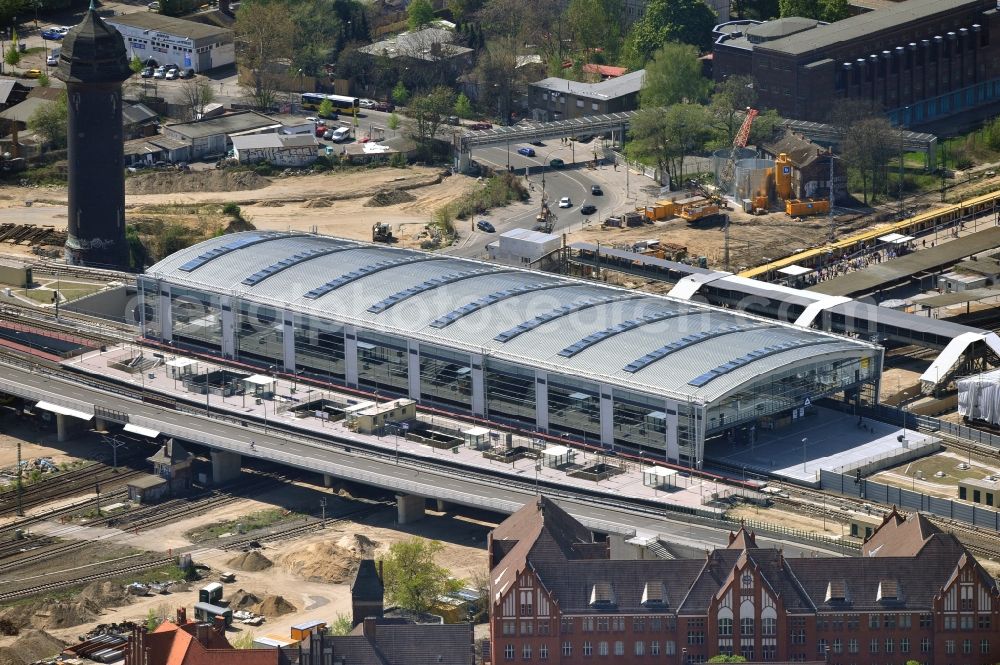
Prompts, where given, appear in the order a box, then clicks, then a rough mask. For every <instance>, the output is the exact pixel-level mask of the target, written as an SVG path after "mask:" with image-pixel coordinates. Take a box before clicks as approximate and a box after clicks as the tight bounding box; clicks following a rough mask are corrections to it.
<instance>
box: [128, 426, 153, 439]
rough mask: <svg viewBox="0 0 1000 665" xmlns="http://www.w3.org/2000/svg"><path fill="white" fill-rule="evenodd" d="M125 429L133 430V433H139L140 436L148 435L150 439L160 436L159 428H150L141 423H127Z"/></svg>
mask: <svg viewBox="0 0 1000 665" xmlns="http://www.w3.org/2000/svg"><path fill="white" fill-rule="evenodd" d="M125 431H126V432H131V433H132V434H138V435H139V436H148V437H149V438H150V439H155V438H156V437H158V436H160V432H159V430H155V429H150V428H148V427H140V426H139V425H133V424H132V423H125Z"/></svg>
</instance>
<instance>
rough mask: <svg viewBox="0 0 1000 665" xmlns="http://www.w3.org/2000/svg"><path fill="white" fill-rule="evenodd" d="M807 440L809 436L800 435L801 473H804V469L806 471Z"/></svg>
mask: <svg viewBox="0 0 1000 665" xmlns="http://www.w3.org/2000/svg"><path fill="white" fill-rule="evenodd" d="M808 440H809V437H807V436H804V437H802V472H803V473H805V471H806V442H807V441H808Z"/></svg>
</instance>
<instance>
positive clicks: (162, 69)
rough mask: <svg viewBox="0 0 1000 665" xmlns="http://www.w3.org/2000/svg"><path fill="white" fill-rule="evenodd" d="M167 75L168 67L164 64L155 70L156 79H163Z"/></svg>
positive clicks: (154, 76)
mask: <svg viewBox="0 0 1000 665" xmlns="http://www.w3.org/2000/svg"><path fill="white" fill-rule="evenodd" d="M166 75H167V68H166V67H164V66H163V65H160V66H159V67H157V68H156V69H155V70H154V71H153V78H154V79H161V78H164V77H165V76H166Z"/></svg>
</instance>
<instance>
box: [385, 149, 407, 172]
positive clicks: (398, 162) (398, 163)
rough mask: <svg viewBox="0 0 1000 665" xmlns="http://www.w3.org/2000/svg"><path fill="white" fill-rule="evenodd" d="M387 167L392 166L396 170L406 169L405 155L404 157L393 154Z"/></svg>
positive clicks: (399, 154) (399, 153)
mask: <svg viewBox="0 0 1000 665" xmlns="http://www.w3.org/2000/svg"><path fill="white" fill-rule="evenodd" d="M389 166H392V167H394V168H397V169H403V168H406V155H404V154H403V153H401V152H397V153H395V154H394V155H393V156H392V157H390V158H389Z"/></svg>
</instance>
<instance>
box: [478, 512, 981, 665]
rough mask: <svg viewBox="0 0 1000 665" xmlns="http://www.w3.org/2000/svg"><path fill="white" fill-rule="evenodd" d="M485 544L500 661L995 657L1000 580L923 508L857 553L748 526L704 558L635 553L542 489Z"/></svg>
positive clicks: (832, 664) (894, 517)
mask: <svg viewBox="0 0 1000 665" xmlns="http://www.w3.org/2000/svg"><path fill="white" fill-rule="evenodd" d="M488 543H489V545H488V546H489V559H490V577H489V579H490V596H489V597H490V601H491V608H490V634H491V638H492V640H491V642H490V648H491V650H492V657H491V661H490V662H493V663H504V662H507V663H511V662H515V661H516V662H519V663H524V662H530V661H532V660H535V659H537V660H539V661H541V662H543V663H544V662H546V661H547V660H548V659H550V658H551V659H552V660H558V661H559V662H560V663H563V664H564V665H575V664H576V663H592V662H614V663H621V664H623V665H631V664H632V663H654V662H655V663H661V662H662V663H669V664H670V665H691V664H693V663H705V662H707V661H708V660H709V659H710V658H712V657H713V656H716V655H736V656H742V657H743V658H744V659H745V660H746V661H747V662H750V663H766V662H772V663H790V662H791V663H795V662H799V663H802V662H813V663H825V664H826V665H849V664H850V663H860V662H864V663H880V664H886V665H904V664H905V663H907V662H913V661H918V662H921V663H964V664H966V665H987V664H989V663H995V662H996V660H997V656H996V650H997V648H998V643H997V639H998V635H1000V633H998V632H997V621H1000V590H998V588H997V582H996V580H994V579H993V578H992V577H991V576H990V574H989V573H988V572H987V571H986V570H985V569H984V568H983V567H982V566H981V565H980V564H979V563H978V562H977V561H976V559H975V558H974V557H973V556H972V555H971V554H970V553H969V552H968V551H967V550H966V549H965V547H964V546H963V545H962V543H961V542H959V540H958V539H957V538H956V537H955V536H954V535H953V534H950V533H943V532H942V531H940V530H939V529H938V528H937V527H935V526H934V525H933V524H932V523H931V522H930V521H928V520H927V518H925V517H924V516H923V515H922V514H920V513H915V514H912V515H909V516H906V517H904V516H903V515H901V514H899V513H898V512H897V511H896V510H895V509H893V510H892V511H891V512H890V513H889V514H888V515H886V516H885V518H884V519H883V520H882V523H881V524H880V525H879V526H878V527H877V528H876V529H875V531H874V533H872V535H871V536H870V537H869V538H867V539H866V541H865V543H864V545H863V546H862V549H861V556H860V557H830V556H828V557H790V556H786V555H785V554H784V552H783V551H782V550H781V549H777V548H765V547H760V546H758V545H757V543H756V538H755V536H754V534H753V532H748V531H747V530H745V529H744V528H742V527H741V528H740V530H739V531H738V532H737V533H734V534H730V537H729V546H728V547H725V548H720V549H715V550H713V551H711V552H705V553H704V554H703V555H702V556H700V557H698V558H691V559H685V558H676V559H659V558H652V559H643V558H638V559H637V558H635V556H633V557H632V559H631V560H629V558H628V556H625V555H627V554H629V551H628V550H627V549H625V548H618V547H616V545H615V544H614V543H613V542H612V543H610V544H609V542H608V541H601V542H595V540H594V538H593V536H592V534H591V532H590V531H589V530H587V529H586V528H585V527H584V526H583V525H582V524H580V523H579V522H578V521H576V520H575V519H573V518H572V517H570V516H569V515H568V514H567V513H566V512H564V511H563V510H562V509H561V508H560V507H559V506H558V505H556V504H555V502H553V501H551V500H549V499H547V498H546V497H540V498H539V499H538V500H537V501H536V502H531V503H528V504H527V505H525V506H524V507H523V508H522V509H521V510H519V511H518V512H517V513H515V514H513V515H512V516H511V517H509V518H508V519H507V520H505V521H504V522H503V523H502V524H500V526H498V527H497V528H496V529H494V530H493V532H492V533H491V534H490V539H489V541H488ZM619 552H620V553H621V554H622V556H616V554H618V553H619ZM609 657H612V658H613V660H609Z"/></svg>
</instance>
